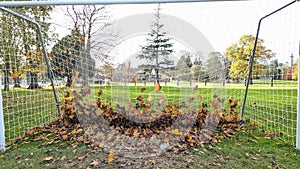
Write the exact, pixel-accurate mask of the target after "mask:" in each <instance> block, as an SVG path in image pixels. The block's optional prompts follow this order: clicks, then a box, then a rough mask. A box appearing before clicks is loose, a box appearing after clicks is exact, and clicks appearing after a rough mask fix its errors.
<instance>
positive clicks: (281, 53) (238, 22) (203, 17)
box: [55, 0, 300, 62]
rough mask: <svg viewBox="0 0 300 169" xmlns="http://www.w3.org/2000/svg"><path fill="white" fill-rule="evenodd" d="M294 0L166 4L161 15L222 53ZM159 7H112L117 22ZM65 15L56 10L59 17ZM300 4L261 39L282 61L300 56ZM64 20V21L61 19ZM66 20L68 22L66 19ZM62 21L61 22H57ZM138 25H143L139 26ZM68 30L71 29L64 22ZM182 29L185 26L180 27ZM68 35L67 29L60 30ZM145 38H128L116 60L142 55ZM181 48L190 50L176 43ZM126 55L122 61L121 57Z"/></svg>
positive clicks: (270, 23) (269, 24) (267, 26)
mask: <svg viewBox="0 0 300 169" xmlns="http://www.w3.org/2000/svg"><path fill="white" fill-rule="evenodd" d="M291 1H292V0H252V1H239V2H199V3H177V4H176V3H172V4H162V5H161V8H162V11H161V13H162V14H164V15H169V16H173V17H176V18H179V19H182V20H184V21H186V22H188V23H189V24H191V25H193V26H194V27H196V28H197V29H198V30H199V31H200V32H201V33H202V34H203V35H204V36H205V37H206V38H207V39H208V41H209V42H210V43H211V44H212V46H213V48H214V50H215V51H219V52H221V53H224V52H225V49H226V48H227V47H228V46H229V45H230V44H232V43H234V42H237V41H238V39H239V37H240V36H242V35H244V34H253V35H255V33H256V29H257V23H258V20H259V18H261V17H262V16H264V15H266V14H268V13H270V12H272V11H273V10H276V9H278V8H280V7H281V6H283V5H285V4H287V3H289V2H291ZM156 6H157V5H155V4H147V5H111V6H109V8H108V9H109V11H110V12H111V14H112V16H113V18H114V20H115V21H118V20H119V19H122V18H124V17H129V16H132V15H137V14H145V13H153V12H154V9H155V8H156ZM62 14H63V12H62V11H61V12H58V11H56V14H55V16H56V17H55V18H57V16H58V15H62ZM299 16H300V3H296V4H293V5H292V6H290V7H288V8H286V9H284V10H283V11H281V12H280V13H278V14H275V15H274V16H272V17H270V18H267V19H266V20H264V21H263V24H262V27H261V32H260V38H262V39H264V40H265V45H266V46H267V47H268V48H270V49H272V50H273V51H274V52H275V53H276V54H277V55H276V56H277V58H278V59H279V61H280V62H286V61H290V59H289V56H290V55H291V54H292V53H293V54H294V55H297V56H298V48H299V45H298V44H299V37H300V36H299V35H300V33H299V31H297V30H300V29H299V25H300V23H299V22H300V19H299V18H300V17H299ZM60 19H61V18H60ZM64 21H65V20H64ZM59 22H61V21H60V20H59V19H58V20H57V21H56V23H58V24H59ZM136 24H137V25H138V24H139V23H136ZM63 25H64V28H67V26H66V24H65V23H64V24H63ZM176 27H178V29H180V27H181V25H177V26H176ZM58 29H59V30H60V32H61V34H62V35H63V34H64V32H65V31H64V30H63V28H58ZM144 39H145V36H143V35H141V36H134V37H128V38H127V39H125V40H123V41H122V43H121V44H120V45H119V46H117V47H116V48H115V49H116V52H115V55H116V57H117V59H116V60H122V59H125V58H126V57H129V56H130V55H133V54H134V53H136V52H138V50H139V49H140V45H142V44H143V43H145V40H144ZM175 47H176V48H177V49H187V48H186V47H185V46H184V45H183V44H180V42H178V41H176V44H175ZM120 54H122V57H121V58H118V56H119V57H120V56H121V55H120Z"/></svg>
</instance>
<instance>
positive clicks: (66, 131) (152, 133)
mask: <svg viewBox="0 0 300 169" xmlns="http://www.w3.org/2000/svg"><path fill="white" fill-rule="evenodd" d="M141 92H143V90H141ZM90 94H91V89H90V87H89V86H87V87H86V88H84V89H82V90H81V91H79V92H77V91H75V90H74V91H72V92H67V93H66V95H65V96H64V97H63V99H62V101H63V103H62V105H61V110H62V111H61V116H60V117H59V118H58V119H56V120H54V121H53V122H51V123H49V124H47V125H45V126H44V127H36V128H34V129H33V131H28V132H27V133H26V134H25V136H28V135H34V134H35V133H43V134H42V135H40V136H39V138H43V136H45V135H46V134H47V133H53V134H55V135H56V136H57V139H60V140H66V141H73V142H74V141H75V144H91V145H93V146H101V147H102V146H104V144H110V142H106V141H107V140H115V141H116V140H117V139H120V138H132V139H136V140H141V141H142V140H145V139H151V138H153V137H155V138H160V136H165V135H166V134H168V135H169V136H168V137H161V138H163V141H162V142H163V143H166V145H168V148H167V150H171V151H173V152H179V151H181V150H183V149H186V148H188V147H196V146H199V145H202V144H204V143H211V144H213V143H217V142H218V141H220V140H222V139H223V138H226V137H231V136H232V135H233V134H234V133H235V132H237V131H239V130H241V128H242V123H241V122H242V121H241V119H240V116H239V114H238V112H237V111H236V109H237V107H239V106H241V103H240V102H238V101H235V100H233V98H232V97H231V98H229V99H228V102H225V99H224V98H223V99H220V98H219V97H218V96H217V95H215V96H214V97H213V100H212V101H211V102H210V103H209V104H206V103H202V106H201V107H200V108H199V109H198V110H197V109H195V108H193V109H190V108H189V107H188V103H191V102H196V101H198V102H201V100H202V96H199V97H197V98H196V99H192V98H191V99H189V100H188V101H187V103H185V102H182V103H179V104H175V103H172V104H169V103H166V104H162V105H161V106H164V107H163V108H162V109H161V111H160V112H158V111H157V110H153V109H152V105H151V104H150V103H149V102H148V101H147V99H144V98H143V97H142V96H138V97H137V98H136V101H135V102H133V103H129V104H130V105H129V106H128V107H129V108H127V109H125V107H122V106H121V105H119V104H115V106H112V103H111V102H107V101H103V100H102V99H101V96H102V95H103V91H102V90H101V89H99V91H98V93H97V95H98V97H97V98H93V97H87V96H88V95H90ZM224 105H225V106H224ZM185 111H186V112H185ZM153 113H155V117H153V115H152V114H153ZM179 119H184V120H182V121H181V122H178V121H180V120H179ZM189 122H194V123H193V124H188V123H189ZM188 125H189V126H188ZM174 126H175V127H174ZM182 126H188V128H187V127H185V128H182ZM176 127H178V128H176ZM187 129H188V130H187ZM117 135H118V136H117ZM120 135H121V136H122V137H119V136H120ZM108 138H109V139H108ZM178 138H179V139H178ZM105 139H106V141H105ZM175 139H177V140H179V141H178V144H172V145H171V144H169V142H171V141H172V140H175ZM115 141H114V142H115ZM50 143H51V142H50ZM73 144H74V143H73ZM118 144H119V143H118ZM120 144H121V143H120ZM161 145H162V144H161ZM161 149H163V150H164V149H165V148H164V147H162V148H161Z"/></svg>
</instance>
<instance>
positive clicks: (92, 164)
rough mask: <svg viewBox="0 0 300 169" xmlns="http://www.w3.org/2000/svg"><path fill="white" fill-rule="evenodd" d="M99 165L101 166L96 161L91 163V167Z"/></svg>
mask: <svg viewBox="0 0 300 169" xmlns="http://www.w3.org/2000/svg"><path fill="white" fill-rule="evenodd" d="M97 165H99V162H98V161H96V160H94V161H93V162H92V163H91V166H97Z"/></svg>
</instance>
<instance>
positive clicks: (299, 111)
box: [296, 40, 300, 150]
mask: <svg viewBox="0 0 300 169" xmlns="http://www.w3.org/2000/svg"><path fill="white" fill-rule="evenodd" d="M298 59H299V60H300V40H299V56H298ZM299 68H300V64H298V75H299V74H300V69H299ZM299 84H300V78H298V92H297V94H298V95H297V97H298V100H297V136H296V148H297V149H298V150H300V139H299V138H300V85H299Z"/></svg>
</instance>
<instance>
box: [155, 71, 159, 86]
mask: <svg viewBox="0 0 300 169" xmlns="http://www.w3.org/2000/svg"><path fill="white" fill-rule="evenodd" d="M155 73H156V83H157V84H159V74H158V68H157V69H155Z"/></svg>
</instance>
